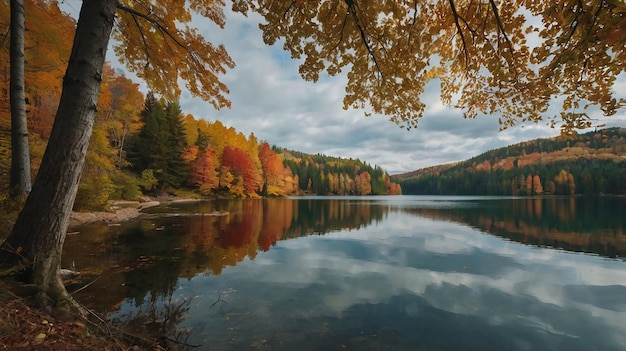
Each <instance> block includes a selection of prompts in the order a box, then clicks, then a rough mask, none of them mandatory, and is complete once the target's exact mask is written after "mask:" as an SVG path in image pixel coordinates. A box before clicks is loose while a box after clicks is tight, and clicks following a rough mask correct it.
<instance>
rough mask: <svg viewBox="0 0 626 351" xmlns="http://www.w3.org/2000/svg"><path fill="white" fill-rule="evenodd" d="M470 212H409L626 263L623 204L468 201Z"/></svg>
mask: <svg viewBox="0 0 626 351" xmlns="http://www.w3.org/2000/svg"><path fill="white" fill-rule="evenodd" d="M465 203H466V206H455V207H445V208H433V207H428V206H420V207H409V208H405V209H404V210H405V211H406V212H408V213H413V214H418V215H422V216H426V217H430V218H436V219H441V220H451V221H454V222H458V223H462V224H464V225H469V226H472V227H474V228H477V229H480V230H482V231H485V232H487V233H490V234H494V235H497V236H500V237H503V238H506V239H509V240H513V241H518V242H521V243H524V244H531V245H537V246H541V247H551V248H559V249H564V250H568V251H574V252H587V253H595V254H598V255H601V256H605V257H610V258H615V257H622V258H623V257H626V233H625V232H624V229H625V228H626V216H625V215H624V214H626V201H625V199H623V198H614V197H609V198H602V197H600V198H596V197H588V198H578V197H543V198H517V199H503V198H501V199H494V200H492V201H481V202H480V204H479V203H476V202H475V201H474V202H472V201H466V202H465Z"/></svg>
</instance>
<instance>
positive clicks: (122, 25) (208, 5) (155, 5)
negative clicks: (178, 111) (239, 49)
mask: <svg viewBox="0 0 626 351" xmlns="http://www.w3.org/2000/svg"><path fill="white" fill-rule="evenodd" d="M223 6H224V2H223V1H222V0H190V1H156V0H146V1H132V0H123V1H120V3H119V5H118V7H119V8H120V9H121V11H118V20H117V23H116V24H117V25H116V27H115V29H114V32H113V38H114V39H115V40H116V42H117V44H116V45H115V47H114V50H115V53H116V54H117V56H118V57H119V58H120V60H121V61H122V62H123V63H125V64H126V67H127V68H128V69H129V70H130V71H132V72H136V73H137V75H138V76H139V78H141V79H143V80H145V81H146V83H147V84H148V86H149V87H150V88H151V89H152V90H154V91H157V92H159V93H161V94H163V96H164V97H166V98H167V99H169V100H174V99H176V98H177V97H178V96H179V95H180V87H179V86H178V82H179V79H182V80H184V81H185V82H186V85H185V86H186V88H187V89H188V90H189V91H190V92H191V93H192V94H193V95H195V96H199V97H201V98H202V99H203V100H206V101H208V102H210V103H211V104H212V105H213V106H214V107H215V108H222V107H229V106H230V102H229V101H228V100H227V99H226V97H225V94H227V93H228V88H227V87H226V86H225V85H224V84H223V83H222V82H220V81H219V78H218V74H223V73H225V72H226V69H227V68H233V67H234V65H235V64H234V62H233V61H232V59H231V58H230V56H229V55H228V53H227V52H226V49H225V48H224V47H223V46H221V45H219V46H214V45H213V44H211V43H209V42H207V41H206V40H205V39H204V37H203V36H202V35H201V34H200V33H199V32H198V30H197V29H196V28H193V27H190V26H189V22H191V20H192V15H193V14H200V15H202V16H203V17H204V18H206V19H209V20H211V21H212V22H214V23H215V24H217V25H218V26H220V27H223V26H224V24H225V23H224V21H225V18H224V13H223V11H222V8H223Z"/></svg>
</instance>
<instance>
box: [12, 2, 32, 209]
mask: <svg viewBox="0 0 626 351" xmlns="http://www.w3.org/2000/svg"><path fill="white" fill-rule="evenodd" d="M24 16H25V15H24V0H11V44H10V47H11V50H10V52H11V53H10V65H11V78H10V81H11V82H10V88H9V90H10V93H9V94H10V100H11V172H10V179H9V186H10V189H11V195H12V196H14V197H20V196H25V195H27V194H28V193H29V192H30V190H31V181H30V152H29V150H28V128H27V124H26V123H27V122H26V99H25V94H24Z"/></svg>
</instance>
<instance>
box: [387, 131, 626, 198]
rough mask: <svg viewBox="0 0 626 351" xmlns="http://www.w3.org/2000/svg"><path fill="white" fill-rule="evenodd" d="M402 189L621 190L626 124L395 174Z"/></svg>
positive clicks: (625, 181) (625, 187) (624, 188)
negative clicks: (624, 126)
mask: <svg viewBox="0 0 626 351" xmlns="http://www.w3.org/2000/svg"><path fill="white" fill-rule="evenodd" d="M391 179H392V181H394V182H397V183H399V184H400V185H401V186H402V192H403V193H404V194H424V195H539V194H552V195H570V194H588V195H589V194H619V195H624V194H626V128H607V129H602V130H598V131H594V132H589V133H585V134H580V135H578V136H576V137H573V138H567V137H561V136H559V137H554V138H548V139H535V140H531V141H526V142H522V143H519V144H515V145H511V146H507V147H503V148H499V149H495V150H491V151H487V152H485V153H483V154H481V155H478V156H476V157H473V158H470V159H469V160H466V161H462V162H458V163H454V164H446V165H439V166H434V167H428V168H423V169H419V170H416V171H412V172H408V173H403V174H397V175H393V176H392V177H391Z"/></svg>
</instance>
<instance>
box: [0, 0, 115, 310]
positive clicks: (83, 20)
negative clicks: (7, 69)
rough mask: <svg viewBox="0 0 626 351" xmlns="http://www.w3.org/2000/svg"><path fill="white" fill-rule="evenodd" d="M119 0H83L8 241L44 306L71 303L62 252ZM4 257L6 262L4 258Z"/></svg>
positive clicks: (8, 247)
mask: <svg viewBox="0 0 626 351" xmlns="http://www.w3.org/2000/svg"><path fill="white" fill-rule="evenodd" d="M116 5H117V0H98V1H83V4H82V7H81V11H80V17H79V20H78V24H77V27H76V35H75V37H74V43H73V47H72V53H71V55H70V59H69V63H68V67H67V71H66V73H65V77H64V79H63V92H62V94H61V100H60V102H59V109H58V111H57V114H56V118H55V121H54V125H53V127H52V133H51V135H50V139H49V141H48V146H47V148H46V152H45V154H44V156H43V159H42V162H41V167H40V169H39V173H38V175H37V178H36V179H35V182H34V184H33V188H32V191H31V192H30V194H29V196H28V198H27V199H26V203H25V204H24V208H23V210H22V212H21V213H20V214H19V217H18V218H17V221H16V223H15V226H14V227H13V230H12V231H11V233H10V235H9V237H8V238H7V239H6V241H5V243H4V244H3V246H4V247H3V251H4V252H5V253H6V252H11V253H13V255H12V257H13V259H12V260H8V261H5V264H7V262H9V263H10V262H11V261H12V262H13V263H17V262H21V263H24V264H25V265H27V267H28V268H29V271H30V272H31V275H30V278H31V281H32V283H34V284H35V285H36V287H37V289H38V295H37V300H38V302H39V303H40V304H41V305H42V306H41V307H48V306H59V305H62V304H63V303H64V302H71V301H72V300H71V298H70V297H69V294H68V293H67V291H66V290H65V287H64V286H63V283H62V282H61V279H60V277H59V269H60V263H61V251H62V248H63V242H64V241H65V235H66V232H67V227H68V224H69V219H70V213H71V210H72V207H73V205H74V200H75V197H76V192H77V190H78V183H79V180H80V175H81V173H82V170H83V165H84V163H85V155H86V153H87V147H88V145H89V138H90V136H91V132H92V128H93V124H94V116H95V112H96V106H97V101H98V95H99V94H100V83H101V80H102V77H101V75H102V66H103V64H104V60H105V55H106V50H107V46H108V43H109V37H110V34H111V30H112V27H113V22H114V17H115V10H116ZM0 262H1V261H0Z"/></svg>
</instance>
